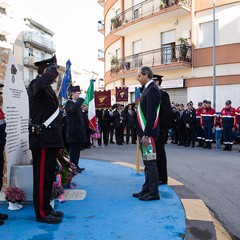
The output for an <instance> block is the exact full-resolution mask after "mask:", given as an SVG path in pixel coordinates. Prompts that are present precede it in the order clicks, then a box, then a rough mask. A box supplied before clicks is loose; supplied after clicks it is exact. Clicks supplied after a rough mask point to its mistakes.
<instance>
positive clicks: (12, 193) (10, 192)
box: [5, 187, 26, 203]
mask: <svg viewBox="0 0 240 240" xmlns="http://www.w3.org/2000/svg"><path fill="white" fill-rule="evenodd" d="M5 199H6V200H7V201H8V202H12V203H15V202H17V203H20V202H24V201H25V200H26V194H25V193H24V192H23V191H22V190H21V189H20V188H17V187H7V189H6V195H5Z"/></svg>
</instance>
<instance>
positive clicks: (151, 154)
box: [137, 103, 160, 161]
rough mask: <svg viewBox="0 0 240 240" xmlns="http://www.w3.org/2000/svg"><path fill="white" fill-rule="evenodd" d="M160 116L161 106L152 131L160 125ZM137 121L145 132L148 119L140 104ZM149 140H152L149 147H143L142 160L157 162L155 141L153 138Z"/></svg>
mask: <svg viewBox="0 0 240 240" xmlns="http://www.w3.org/2000/svg"><path fill="white" fill-rule="evenodd" d="M159 114H160V104H159V105H158V107H157V110H156V118H155V121H154V124H153V128H152V129H155V128H156V126H157V124H158V120H159ZM137 119H138V124H139V126H140V128H141V129H142V131H143V132H144V130H145V128H146V118H145V116H144V114H143V111H142V109H141V106H140V103H139V104H138V111H137ZM149 140H150V143H149V145H148V146H147V147H143V146H142V154H143V156H142V158H143V160H144V161H150V160H156V146H155V141H154V139H153V137H149Z"/></svg>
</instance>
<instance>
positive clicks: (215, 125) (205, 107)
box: [170, 100, 240, 151]
mask: <svg viewBox="0 0 240 240" xmlns="http://www.w3.org/2000/svg"><path fill="white" fill-rule="evenodd" d="M172 110H173V118H172V127H171V129H170V136H171V140H172V141H171V142H172V143H173V144H178V145H183V146H185V147H189V146H192V147H195V142H196V141H197V142H198V147H203V148H208V149H211V148H212V142H213V140H215V142H216V149H219V150H220V149H221V144H223V145H224V148H223V150H224V151H231V150H232V145H233V144H234V140H236V139H237V136H238V135H237V133H239V125H240V124H239V123H240V107H238V108H237V109H235V108H233V107H232V106H231V101H230V100H227V101H226V103H225V107H224V108H223V109H222V110H221V112H220V113H219V114H217V113H216V111H215V110H214V109H213V108H212V106H211V101H207V100H204V101H203V102H198V107H197V108H196V109H195V108H194V106H193V103H192V102H191V101H190V102H189V103H188V104H187V108H184V105H183V104H178V103H174V102H173V103H172ZM234 136H235V137H236V138H235V139H234ZM238 137H239V138H240V134H239V136H238Z"/></svg>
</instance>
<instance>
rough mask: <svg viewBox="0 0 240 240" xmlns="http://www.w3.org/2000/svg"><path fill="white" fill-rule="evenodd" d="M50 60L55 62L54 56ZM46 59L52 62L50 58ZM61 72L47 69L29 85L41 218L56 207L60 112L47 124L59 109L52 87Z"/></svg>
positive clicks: (35, 198)
mask: <svg viewBox="0 0 240 240" xmlns="http://www.w3.org/2000/svg"><path fill="white" fill-rule="evenodd" d="M48 60H50V61H49V62H51V60H52V59H48ZM42 62H43V63H44V64H46V63H48V62H47V60H44V61H42ZM38 64H39V65H40V64H41V62H40V63H39V62H38ZM35 65H37V64H36V63H35ZM37 66H38V65H37ZM57 76H58V72H57V70H56V69H47V71H46V72H45V73H43V74H42V75H38V76H37V77H36V79H33V80H32V81H31V83H30V84H29V87H28V96H29V108H30V121H31V122H30V125H29V132H30V133H29V144H30V149H31V151H32V157H33V178H34V179H33V180H34V183H33V185H34V186H33V201H34V209H35V214H36V218H37V220H38V219H44V218H46V216H48V215H50V214H51V213H52V211H53V209H52V207H51V206H50V198H51V193H52V184H53V182H54V178H55V175H54V172H55V168H56V158H57V154H58V151H59V149H60V148H62V147H63V139H62V119H61V115H60V112H59V114H58V115H57V116H56V117H55V118H54V120H52V121H51V123H50V124H49V125H48V126H47V127H45V126H44V125H43V123H44V122H45V121H46V120H47V119H49V117H51V116H52V115H53V113H54V112H55V111H56V110H57V109H58V99H57V96H56V94H55V92H54V91H53V89H52V87H51V84H52V83H53V81H54V79H55V78H56V77H57Z"/></svg>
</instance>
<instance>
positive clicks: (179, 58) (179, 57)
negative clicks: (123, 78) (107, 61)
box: [111, 45, 192, 74]
mask: <svg viewBox="0 0 240 240" xmlns="http://www.w3.org/2000/svg"><path fill="white" fill-rule="evenodd" d="M171 63H189V64H191V63H192V49H191V46H186V45H176V46H175V47H163V48H159V49H155V50H151V51H146V52H141V53H139V54H134V55H131V56H127V57H125V58H121V59H118V60H117V61H116V62H115V63H113V64H112V65H111V73H112V74H117V73H119V72H125V71H129V70H132V71H133V70H137V69H138V68H140V67H142V66H150V67H153V66H159V65H167V64H171Z"/></svg>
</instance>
